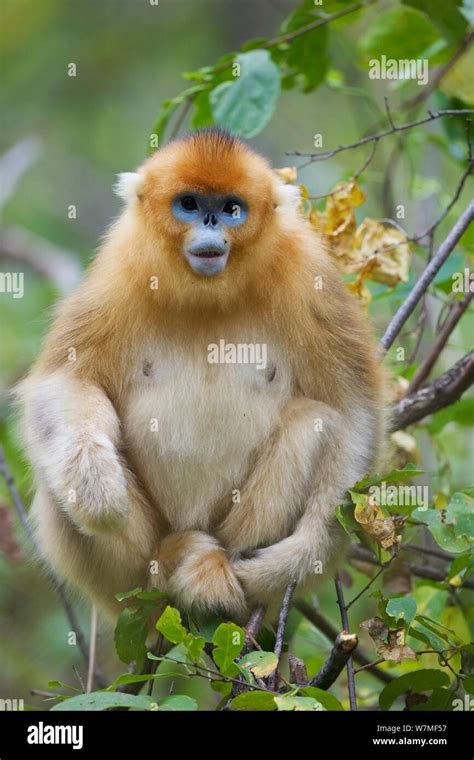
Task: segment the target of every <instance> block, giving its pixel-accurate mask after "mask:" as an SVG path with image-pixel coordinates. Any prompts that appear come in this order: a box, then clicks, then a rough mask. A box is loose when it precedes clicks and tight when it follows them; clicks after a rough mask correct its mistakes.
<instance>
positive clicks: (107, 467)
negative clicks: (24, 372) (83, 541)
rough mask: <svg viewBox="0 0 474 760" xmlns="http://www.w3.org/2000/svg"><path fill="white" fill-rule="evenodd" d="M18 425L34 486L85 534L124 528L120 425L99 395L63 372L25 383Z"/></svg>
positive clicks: (125, 491) (89, 385) (125, 511)
mask: <svg viewBox="0 0 474 760" xmlns="http://www.w3.org/2000/svg"><path fill="white" fill-rule="evenodd" d="M20 392H21V393H22V394H23V397H24V400H25V415H24V421H23V429H24V435H25V439H26V443H27V449H28V453H29V454H30V457H31V460H32V461H33V464H34V465H35V470H36V473H37V475H38V476H39V478H38V479H39V480H40V482H44V483H46V485H47V487H48V490H49V491H50V492H51V493H52V494H53V496H54V499H55V501H56V502H57V503H58V504H59V505H60V506H61V508H62V509H63V510H64V511H65V512H66V514H67V515H68V517H69V519H70V520H71V521H72V522H73V523H74V524H75V525H76V527H77V528H78V529H79V530H80V531H81V532H82V533H84V534H86V535H94V534H96V533H99V532H101V531H105V532H108V531H109V530H111V529H115V528H120V527H122V526H124V525H125V522H126V520H127V516H128V511H129V498H128V482H127V477H126V474H125V471H124V467H123V462H122V461H121V458H120V455H119V452H118V447H119V445H120V423H119V419H118V417H117V414H116V412H115V409H114V408H113V406H112V404H111V402H110V400H109V399H108V398H107V396H106V395H105V393H104V392H103V391H102V390H101V389H100V388H98V387H97V386H95V385H93V384H92V383H88V382H86V381H83V380H78V379H76V378H74V377H71V375H70V374H67V373H66V372H57V373H55V374H53V375H50V376H49V377H46V378H45V379H44V380H42V381H39V382H38V381H37V380H36V382H32V381H27V382H26V383H25V384H24V386H23V388H22V389H21V391H20Z"/></svg>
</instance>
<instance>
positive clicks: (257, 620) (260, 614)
mask: <svg viewBox="0 0 474 760" xmlns="http://www.w3.org/2000/svg"><path fill="white" fill-rule="evenodd" d="M264 617H265V607H262V606H260V607H255V609H254V610H253V611H252V614H251V615H250V618H249V622H248V623H247V625H246V626H245V644H244V648H243V649H242V655H244V654H248V653H249V652H250V651H251V649H252V647H253V646H255V640H256V638H257V636H258V633H259V631H260V628H261V627H262V623H263V618H264Z"/></svg>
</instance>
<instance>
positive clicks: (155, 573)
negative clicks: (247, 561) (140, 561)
mask: <svg viewBox="0 0 474 760" xmlns="http://www.w3.org/2000/svg"><path fill="white" fill-rule="evenodd" d="M150 565H151V576H150V581H151V585H153V586H155V587H157V588H159V589H160V590H161V591H166V592H167V593H168V594H169V595H170V597H171V598H172V599H173V600H174V601H175V602H176V603H177V604H178V605H179V606H182V607H183V608H185V609H188V610H193V609H194V610H195V611H198V612H199V611H201V612H204V613H210V612H214V613H215V612H227V613H229V614H231V615H232V617H233V618H234V619H235V620H240V619H242V620H243V619H244V618H245V615H246V613H247V609H246V603H245V597H244V592H243V590H242V587H241V586H240V583H239V581H238V580H237V578H236V576H235V573H234V571H233V569H232V566H231V564H230V561H229V558H228V556H227V552H226V551H225V550H224V549H223V548H222V546H220V545H219V543H218V541H217V540H216V539H215V538H214V537H213V536H210V535H208V534H207V533H204V532H202V531H198V530H190V531H183V532H182V533H171V534H170V535H169V536H167V537H166V538H165V539H164V540H163V541H162V542H161V543H160V544H159V546H158V548H157V549H156V550H155V552H154V553H153V555H152V561H151V563H150Z"/></svg>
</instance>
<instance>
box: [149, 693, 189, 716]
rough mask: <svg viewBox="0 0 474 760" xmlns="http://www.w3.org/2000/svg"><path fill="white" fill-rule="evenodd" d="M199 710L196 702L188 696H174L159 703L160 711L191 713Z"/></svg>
mask: <svg viewBox="0 0 474 760" xmlns="http://www.w3.org/2000/svg"><path fill="white" fill-rule="evenodd" d="M197 709H198V705H197V702H196V700H195V699H193V698H192V697H188V696H187V695H186V694H173V695H172V696H171V697H165V698H164V699H160V701H159V703H158V710H166V711H168V712H171V711H173V712H183V711H185V712H191V711H194V710H197Z"/></svg>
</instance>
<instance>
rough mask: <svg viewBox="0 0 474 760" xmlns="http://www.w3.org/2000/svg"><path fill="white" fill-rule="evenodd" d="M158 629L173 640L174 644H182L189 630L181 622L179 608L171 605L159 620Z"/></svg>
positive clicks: (169, 639)
mask: <svg viewBox="0 0 474 760" xmlns="http://www.w3.org/2000/svg"><path fill="white" fill-rule="evenodd" d="M156 630H157V631H159V632H160V633H162V634H163V636H164V637H165V639H168V641H171V643H172V644H181V643H182V642H183V641H184V640H185V638H186V634H187V630H186V628H185V627H184V625H183V624H182V622H181V614H180V612H179V610H177V609H175V608H174V607H170V606H169V605H168V607H167V608H166V609H165V611H164V612H163V614H162V615H161V617H160V618H159V620H157V622H156Z"/></svg>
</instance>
